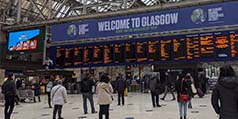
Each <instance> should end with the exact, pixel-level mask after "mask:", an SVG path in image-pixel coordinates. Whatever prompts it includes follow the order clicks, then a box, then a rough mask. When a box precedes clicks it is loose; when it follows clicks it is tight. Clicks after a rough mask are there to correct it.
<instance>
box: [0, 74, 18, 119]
mask: <svg viewBox="0 0 238 119" xmlns="http://www.w3.org/2000/svg"><path fill="white" fill-rule="evenodd" d="M2 93H3V94H4V95H5V109H4V115H5V119H10V117H11V114H12V112H13V109H14V106H15V105H14V101H15V97H16V83H15V81H14V80H13V79H12V75H10V76H8V79H7V80H6V81H5V82H4V83H3V85H2Z"/></svg>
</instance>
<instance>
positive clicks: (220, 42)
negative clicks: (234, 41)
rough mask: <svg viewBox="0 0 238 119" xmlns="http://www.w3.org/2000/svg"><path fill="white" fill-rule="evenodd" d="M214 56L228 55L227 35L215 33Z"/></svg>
mask: <svg viewBox="0 0 238 119" xmlns="http://www.w3.org/2000/svg"><path fill="white" fill-rule="evenodd" d="M215 43H216V44H215V46H216V57H217V58H227V57H230V50H229V40H228V36H227V35H223V34H221V33H219V32H218V33H215Z"/></svg>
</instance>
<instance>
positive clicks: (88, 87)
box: [80, 74, 97, 114]
mask: <svg viewBox="0 0 238 119" xmlns="http://www.w3.org/2000/svg"><path fill="white" fill-rule="evenodd" d="M94 85H95V83H94V81H93V80H91V79H89V74H87V75H86V76H85V77H84V78H83V80H82V81H81V83H80V87H81V93H82V94H83V109H84V114H88V107H87V100H89V103H90V105H91V111H92V113H97V112H96V110H95V107H94V101H93V92H92V88H93V86H94Z"/></svg>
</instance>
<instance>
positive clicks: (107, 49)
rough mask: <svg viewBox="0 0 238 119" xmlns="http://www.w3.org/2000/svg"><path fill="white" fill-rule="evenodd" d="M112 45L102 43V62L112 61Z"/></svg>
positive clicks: (108, 62)
mask: <svg viewBox="0 0 238 119" xmlns="http://www.w3.org/2000/svg"><path fill="white" fill-rule="evenodd" d="M113 50H114V45H104V53H103V54H104V64H110V63H113V56H114V55H113V52H114V51H113Z"/></svg>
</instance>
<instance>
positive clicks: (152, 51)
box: [148, 41, 159, 62]
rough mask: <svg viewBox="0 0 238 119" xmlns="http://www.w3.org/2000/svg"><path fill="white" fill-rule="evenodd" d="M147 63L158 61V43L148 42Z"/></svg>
mask: <svg viewBox="0 0 238 119" xmlns="http://www.w3.org/2000/svg"><path fill="white" fill-rule="evenodd" d="M148 59H149V61H152V62H153V61H159V41H148Z"/></svg>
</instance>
